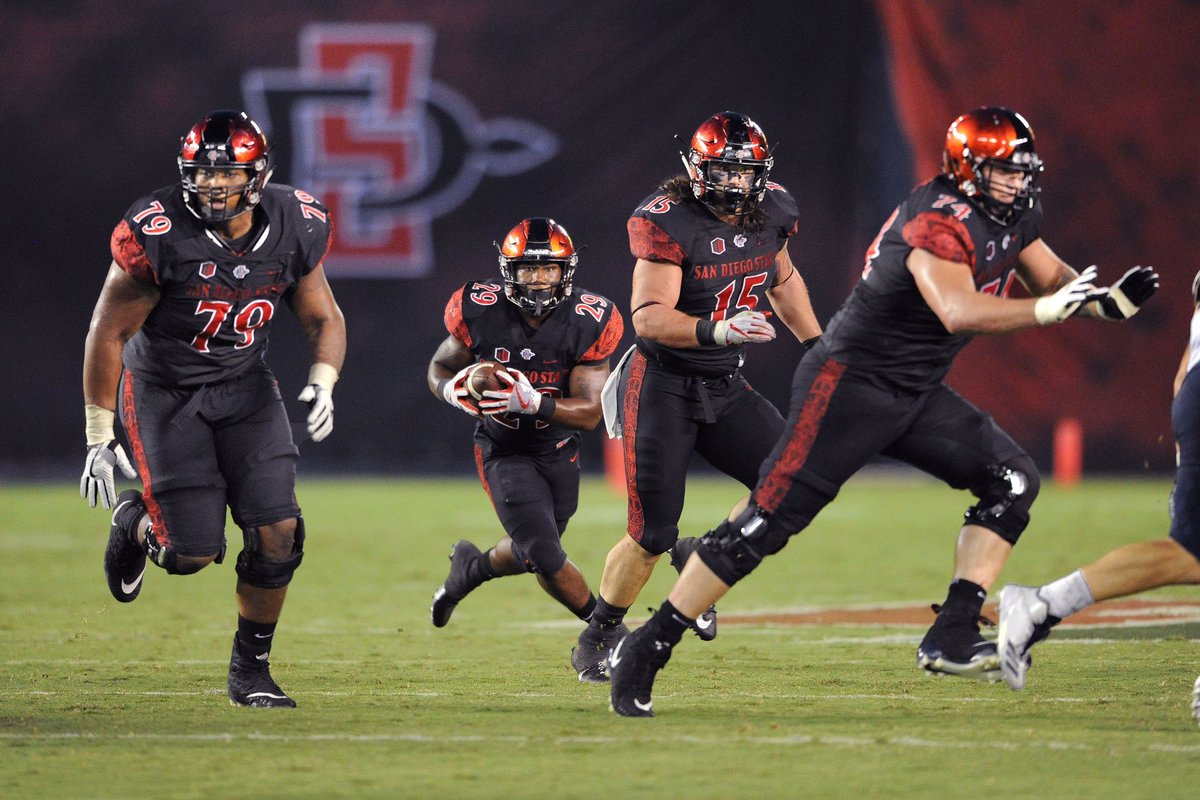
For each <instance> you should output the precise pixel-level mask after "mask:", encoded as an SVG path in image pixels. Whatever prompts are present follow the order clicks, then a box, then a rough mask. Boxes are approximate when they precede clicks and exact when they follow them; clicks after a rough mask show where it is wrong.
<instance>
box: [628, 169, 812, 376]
mask: <svg viewBox="0 0 1200 800" xmlns="http://www.w3.org/2000/svg"><path fill="white" fill-rule="evenodd" d="M767 186H768V189H767V193H766V195H765V196H764V198H763V201H762V202H763V211H764V212H765V213H766V217H767V224H766V225H765V226H764V227H763V229H762V230H761V231H759V232H758V233H749V232H747V231H743V230H741V229H739V228H735V227H734V226H732V225H729V224H728V223H726V222H723V221H721V220H719V219H717V217H715V216H714V215H713V214H712V213H711V212H709V211H708V210H707V209H706V208H705V207H704V206H703V205H702V204H701V203H700V202H699V201H695V200H691V199H687V200H684V201H682V202H680V201H676V200H673V199H671V198H670V197H669V196H668V195H667V194H665V193H663V192H658V193H655V194H652V195H650V196H649V197H647V198H646V199H644V200H643V201H642V202H641V203H639V204H638V207H637V210H635V211H634V212H633V215H632V216H631V217H630V218H629V222H628V223H627V224H626V228H627V229H628V231H629V250H630V252H632V253H633V255H634V257H635V258H644V259H646V260H647V261H661V262H668V263H671V264H677V265H678V266H679V268H680V269H681V270H683V282H682V283H681V284H680V287H679V301H678V302H677V303H676V304H675V308H677V309H678V310H680V311H682V312H683V313H685V314H689V315H691V316H693V317H699V318H700V319H709V320H722V319H725V318H726V317H727V316H729V317H732V316H733V315H734V314H737V313H738V312H740V311H744V310H747V309H749V310H757V311H766V310H768V309H769V308H770V306H769V303H768V301H767V299H766V296H765V293H766V291H767V289H769V288H771V286H772V284H774V283H775V256H776V254H777V253H778V252H779V251H780V250H781V249H782V248H783V246H784V245H785V244H786V243H787V239H788V237H789V236H791V235H793V234H794V233H795V232H796V229H797V221H798V216H799V212H798V211H797V209H796V201H795V200H794V199H793V198H792V196H791V195H790V194H788V191H787V189H784V188H783V187H782V186H780V185H779V184H777V183H768V184H767ZM637 344H638V347H639V348H640V349H641V350H642V351H643V352H644V353H646V355H647V356H649V357H650V358H652V359H654V360H657V361H658V362H659V363H661V364H663V365H664V366H666V367H668V368H670V369H673V370H675V371H677V372H683V373H687V374H694V375H705V376H716V375H728V374H729V373H731V372H733V371H734V370H736V369H737V368H738V367H740V366H741V364H742V359H743V357H744V351H745V345H725V346H723V345H709V346H706V347H701V348H675V347H666V346H664V345H661V344H659V343H657V342H653V341H649V340H647V339H642V338H641V337H639V338H638V339H637Z"/></svg>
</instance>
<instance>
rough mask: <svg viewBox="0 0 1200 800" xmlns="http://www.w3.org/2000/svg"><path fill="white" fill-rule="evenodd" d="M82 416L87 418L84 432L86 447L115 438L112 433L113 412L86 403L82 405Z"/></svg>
mask: <svg viewBox="0 0 1200 800" xmlns="http://www.w3.org/2000/svg"><path fill="white" fill-rule="evenodd" d="M83 416H84V419H85V420H87V423H86V425H85V426H84V432H85V433H86V434H87V443H88V447H91V446H92V445H94V444H101V443H102V442H107V441H108V440H110V439H115V438H117V437H116V435H115V434H114V433H113V420H114V419H116V413H115V412H113V411H109V410H108V409H107V408H101V407H100V406H95V405H92V404H91V403H88V404H87V405H85V406H84V407H83Z"/></svg>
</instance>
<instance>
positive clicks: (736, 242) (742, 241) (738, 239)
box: [733, 233, 746, 247]
mask: <svg viewBox="0 0 1200 800" xmlns="http://www.w3.org/2000/svg"><path fill="white" fill-rule="evenodd" d="M733 246H734V247H745V246H746V237H745V236H743V235H742V234H740V233H739V234H738V235H737V236H734V237H733Z"/></svg>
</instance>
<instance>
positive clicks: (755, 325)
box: [713, 311, 775, 344]
mask: <svg viewBox="0 0 1200 800" xmlns="http://www.w3.org/2000/svg"><path fill="white" fill-rule="evenodd" d="M774 338H775V327H774V326H773V325H771V323H769V322H767V315H766V314H763V313H762V312H761V311H739V312H738V313H736V314H734V315H733V316H732V317H730V318H729V319H722V320H718V321H717V324H716V327H714V328H713V339H714V340H715V341H716V343H717V344H742V343H743V342H769V341H771V340H772V339H774Z"/></svg>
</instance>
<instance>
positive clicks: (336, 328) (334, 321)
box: [305, 305, 346, 372]
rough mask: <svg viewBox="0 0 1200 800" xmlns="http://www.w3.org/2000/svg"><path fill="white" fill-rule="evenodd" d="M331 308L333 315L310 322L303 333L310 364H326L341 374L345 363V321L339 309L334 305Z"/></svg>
mask: <svg viewBox="0 0 1200 800" xmlns="http://www.w3.org/2000/svg"><path fill="white" fill-rule="evenodd" d="M333 308H334V310H335V311H336V312H337V313H336V314H335V315H332V316H330V317H327V318H322V319H319V320H316V321H313V322H310V324H308V325H305V332H306V333H307V334H308V343H309V355H310V357H311V359H312V363H314V364H328V365H329V366H331V367H333V368H334V369H336V370H337V371H338V372H341V371H342V365H343V364H344V363H345V361H346V319H345V317H343V316H342V312H341V309H339V308H338V307H337V306H336V305H334V307H333Z"/></svg>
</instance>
